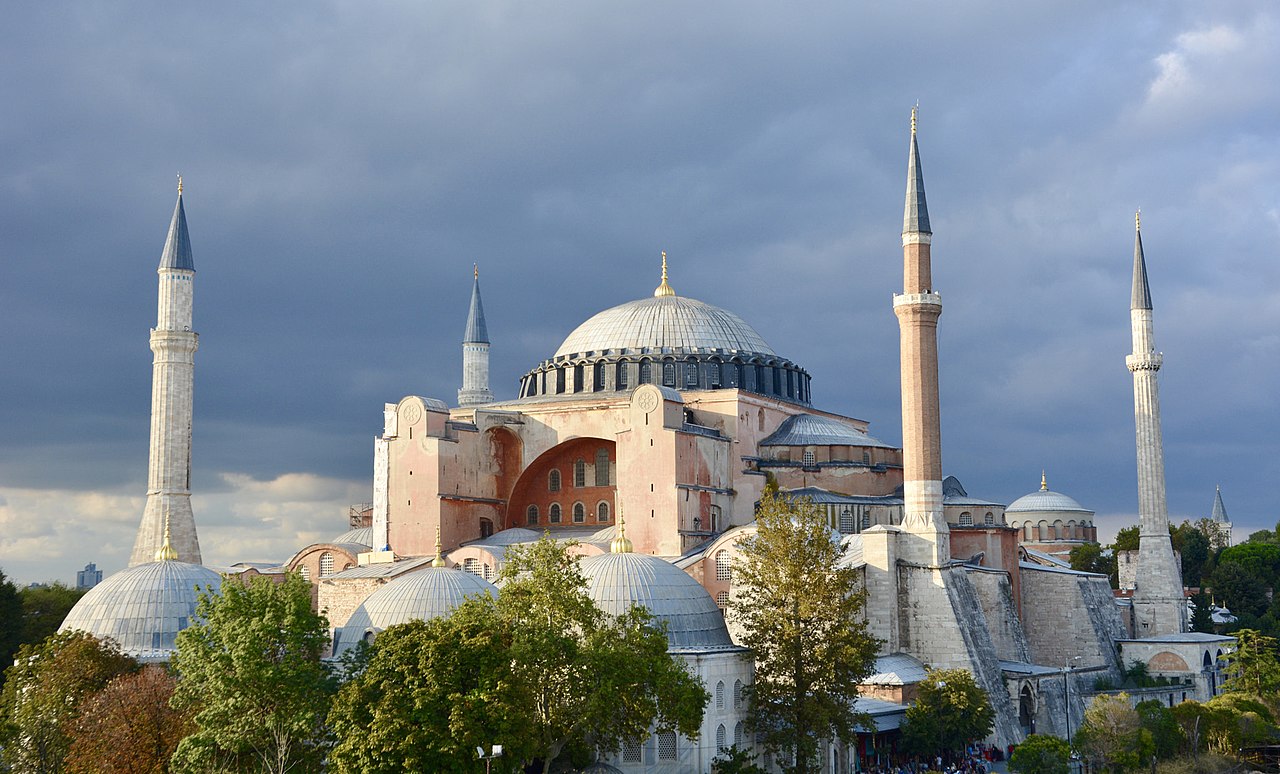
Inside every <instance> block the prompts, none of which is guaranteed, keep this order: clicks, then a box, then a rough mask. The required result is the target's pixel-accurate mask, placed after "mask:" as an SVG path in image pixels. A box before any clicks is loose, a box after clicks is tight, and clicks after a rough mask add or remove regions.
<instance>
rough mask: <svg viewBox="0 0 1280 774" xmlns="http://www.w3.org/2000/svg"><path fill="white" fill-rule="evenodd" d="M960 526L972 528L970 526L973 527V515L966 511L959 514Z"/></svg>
mask: <svg viewBox="0 0 1280 774" xmlns="http://www.w3.org/2000/svg"><path fill="white" fill-rule="evenodd" d="M960 526H962V527H972V526H973V514H972V513H969V512H968V511H965V512H964V513H962V514H960Z"/></svg>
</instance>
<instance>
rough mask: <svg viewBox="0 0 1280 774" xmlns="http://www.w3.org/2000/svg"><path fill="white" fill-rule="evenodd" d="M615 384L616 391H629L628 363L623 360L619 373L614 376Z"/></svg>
mask: <svg viewBox="0 0 1280 774" xmlns="http://www.w3.org/2000/svg"><path fill="white" fill-rule="evenodd" d="M613 384H614V389H618V390H625V389H627V361H625V360H623V361H622V362H621V363H618V373H617V374H616V375H615V376H614V379H613Z"/></svg>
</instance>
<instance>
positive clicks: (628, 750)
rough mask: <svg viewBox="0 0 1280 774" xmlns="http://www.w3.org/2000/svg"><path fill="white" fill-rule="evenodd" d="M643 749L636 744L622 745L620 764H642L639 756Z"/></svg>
mask: <svg viewBox="0 0 1280 774" xmlns="http://www.w3.org/2000/svg"><path fill="white" fill-rule="evenodd" d="M642 750H643V748H641V747H640V744H639V743H638V742H627V743H625V744H623V745H622V762H623V763H643V762H644V761H643V760H642V758H643V756H642V755H641V752H642Z"/></svg>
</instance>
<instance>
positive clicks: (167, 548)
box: [156, 178, 182, 562]
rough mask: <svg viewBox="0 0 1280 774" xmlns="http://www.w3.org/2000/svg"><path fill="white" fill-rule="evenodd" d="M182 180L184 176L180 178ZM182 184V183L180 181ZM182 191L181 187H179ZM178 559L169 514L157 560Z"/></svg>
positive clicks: (165, 516) (173, 560)
mask: <svg viewBox="0 0 1280 774" xmlns="http://www.w3.org/2000/svg"><path fill="white" fill-rule="evenodd" d="M178 179H179V180H181V179H182V178H178ZM179 185H181V183H179ZM179 193H181V189H179ZM177 560H178V552H177V551H174V550H173V546H171V545H169V514H167V513H166V514H165V515H164V544H163V545H161V546H160V549H159V550H158V551H156V561H157V562H176V561H177Z"/></svg>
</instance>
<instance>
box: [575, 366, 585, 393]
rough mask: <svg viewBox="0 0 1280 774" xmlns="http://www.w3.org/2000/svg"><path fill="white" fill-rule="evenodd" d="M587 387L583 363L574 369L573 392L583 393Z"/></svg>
mask: <svg viewBox="0 0 1280 774" xmlns="http://www.w3.org/2000/svg"><path fill="white" fill-rule="evenodd" d="M586 387H587V385H586V383H585V380H584V376H583V373H582V363H578V364H577V365H576V366H574V367H573V391H574V392H582V391H583V390H585V389H586Z"/></svg>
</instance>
